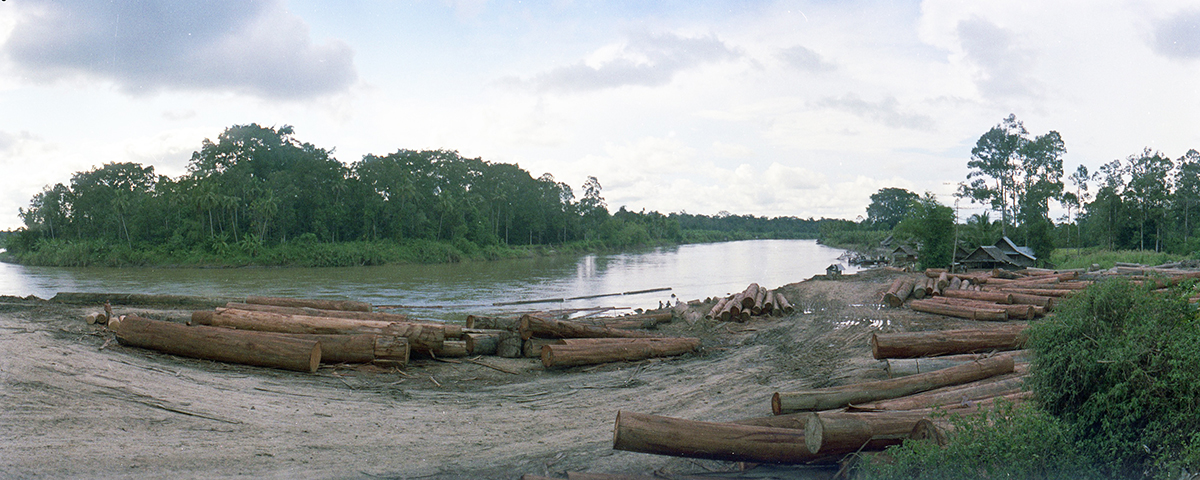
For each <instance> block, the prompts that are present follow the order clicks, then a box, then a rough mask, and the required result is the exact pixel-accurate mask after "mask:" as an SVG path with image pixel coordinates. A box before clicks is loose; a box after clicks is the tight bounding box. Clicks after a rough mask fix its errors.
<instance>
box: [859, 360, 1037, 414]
mask: <svg viewBox="0 0 1200 480" xmlns="http://www.w3.org/2000/svg"><path fill="white" fill-rule="evenodd" d="M1017 367H1020V368H1017V369H1016V371H1014V372H1013V373H1009V374H1005V375H998V376H995V377H991V378H985V379H983V380H979V381H975V382H971V383H964V384H962V385H953V386H949V387H942V388H939V389H936V390H930V391H928V392H923V393H918V394H916V395H909V396H907V397H900V398H893V399H888V400H881V401H878V402H873V403H866V404H862V405H855V408H856V409H861V410H917V409H922V408H934V407H941V406H949V405H960V404H962V403H964V402H972V401H976V400H980V399H985V398H992V397H997V396H1003V395H1010V394H1014V393H1020V392H1021V386H1022V385H1024V384H1025V374H1026V373H1027V372H1028V368H1029V365H1028V364H1022V365H1017Z"/></svg>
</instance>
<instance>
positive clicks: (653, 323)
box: [574, 312, 674, 329]
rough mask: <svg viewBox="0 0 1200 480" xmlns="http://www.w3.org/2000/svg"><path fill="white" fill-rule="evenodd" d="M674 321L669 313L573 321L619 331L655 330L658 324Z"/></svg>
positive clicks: (672, 315)
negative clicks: (618, 329)
mask: <svg viewBox="0 0 1200 480" xmlns="http://www.w3.org/2000/svg"><path fill="white" fill-rule="evenodd" d="M673 319H674V314H672V313H671V312H663V313H642V314H638V315H622V316H619V317H604V318H587V319H580V320H574V322H576V323H579V324H581V325H589V326H593V327H608V328H620V329H649V328H656V327H658V325H659V324H663V323H670V322H671V320H673Z"/></svg>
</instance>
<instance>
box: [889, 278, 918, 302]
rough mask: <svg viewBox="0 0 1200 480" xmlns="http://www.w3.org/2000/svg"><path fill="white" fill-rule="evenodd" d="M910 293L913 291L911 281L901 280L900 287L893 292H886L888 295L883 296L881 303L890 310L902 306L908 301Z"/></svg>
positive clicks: (908, 279) (907, 279)
mask: <svg viewBox="0 0 1200 480" xmlns="http://www.w3.org/2000/svg"><path fill="white" fill-rule="evenodd" d="M912 291H913V281H912V279H910V278H902V279H901V280H900V287H899V288H897V289H896V291H895V292H888V293H886V294H884V296H883V301H884V303H885V304H886V305H887V306H889V307H892V308H896V307H899V306H901V305H904V302H905V301H907V300H908V297H909V295H912Z"/></svg>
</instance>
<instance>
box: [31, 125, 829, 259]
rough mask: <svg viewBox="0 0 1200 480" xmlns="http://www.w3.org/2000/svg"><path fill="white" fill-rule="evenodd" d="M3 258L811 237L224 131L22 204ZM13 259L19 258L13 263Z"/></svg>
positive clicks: (479, 168) (470, 171) (789, 227)
mask: <svg viewBox="0 0 1200 480" xmlns="http://www.w3.org/2000/svg"><path fill="white" fill-rule="evenodd" d="M19 215H20V217H21V219H22V220H23V221H24V223H25V228H24V229H21V230H19V231H17V232H15V234H14V235H13V237H14V238H13V239H10V241H9V242H8V245H9V249H10V251H11V252H12V253H14V254H16V255H17V256H18V258H20V257H21V255H22V254H29V253H32V252H37V251H38V250H40V249H43V248H47V249H49V248H63V246H64V245H69V244H78V243H80V242H91V243H92V244H93V245H105V246H107V247H108V248H116V249H124V250H127V251H151V250H154V251H158V252H160V253H166V254H168V255H175V256H179V252H206V253H208V254H211V255H216V256H218V257H219V256H222V255H228V254H232V253H235V252H236V253H241V254H246V255H249V256H250V257H253V256H255V254H256V253H259V252H262V251H264V250H265V249H270V248H271V247H273V246H279V245H289V244H306V245H307V244H313V243H331V244H337V243H349V242H406V241H432V242H441V243H448V244H451V245H455V246H456V247H458V248H459V249H460V250H464V251H467V250H476V249H478V248H480V247H484V248H487V247H493V246H502V247H508V246H537V245H563V244H570V243H584V244H588V245H597V246H605V247H628V246H636V245H645V244H654V243H662V242H672V243H674V242H683V241H695V240H705V239H730V238H745V237H747V236H762V237H776V238H779V237H783V238H806V237H807V238H815V235H816V224H817V223H818V221H816V220H813V219H808V220H801V219H797V218H793V217H779V218H766V217H755V216H752V215H746V216H739V215H728V214H721V215H717V216H704V215H691V214H686V213H671V214H669V215H664V214H661V213H659V212H653V211H652V212H646V211H645V210H642V211H640V212H634V211H629V210H626V208H625V207H621V208H620V209H618V211H617V212H615V213H612V214H610V213H609V210H608V205H607V204H606V202H605V199H604V197H603V196H602V186H601V184H600V181H599V180H598V179H596V178H595V177H588V179H587V181H586V182H585V183H584V185H583V186H582V195H580V196H578V197H577V196H576V192H575V190H574V189H572V188H571V186H569V185H567V184H565V183H563V182H559V181H557V180H556V179H555V178H554V177H553V175H551V174H549V173H546V174H543V175H541V176H539V177H536V178H535V177H533V176H532V175H531V174H530V173H529V172H528V171H526V170H523V169H521V168H520V167H519V166H517V165H514V164H506V163H494V162H488V161H484V160H482V159H480V158H465V157H463V156H461V155H459V154H458V153H457V152H454V151H448V150H423V151H417V150H397V151H396V152H394V153H390V154H387V155H365V156H364V157H363V158H362V159H361V160H359V161H357V162H354V163H352V164H349V165H347V164H344V163H342V162H340V161H338V160H337V159H336V158H334V157H333V155H332V151H330V150H326V149H324V148H320V147H317V146H314V145H312V144H309V143H305V142H301V141H299V140H297V139H296V138H295V132H294V129H293V128H292V127H290V126H283V127H279V128H274V127H263V126H259V125H256V124H250V125H236V126H232V127H230V128H227V129H226V130H225V131H224V132H223V133H221V135H220V136H218V137H217V139H216V141H212V140H209V139H205V140H204V141H203V143H202V145H201V147H200V149H199V150H197V151H196V152H194V153H193V154H192V157H191V159H190V161H189V163H188V170H187V173H186V174H184V175H181V176H179V177H177V178H171V177H168V176H165V175H158V174H156V173H155V171H154V167H153V166H144V165H141V164H138V163H132V162H126V163H109V164H106V165H103V166H100V167H96V168H93V169H91V170H88V171H83V172H77V173H75V174H73V175H72V177H71V180H70V182H69V184H63V183H59V184H56V185H54V186H51V187H47V188H46V189H44V190H43V191H42V192H39V193H38V194H36V195H34V196H33V198H32V200H31V201H30V204H29V207H28V208H22V209H20V211H19ZM26 257H27V258H31V256H29V255H26Z"/></svg>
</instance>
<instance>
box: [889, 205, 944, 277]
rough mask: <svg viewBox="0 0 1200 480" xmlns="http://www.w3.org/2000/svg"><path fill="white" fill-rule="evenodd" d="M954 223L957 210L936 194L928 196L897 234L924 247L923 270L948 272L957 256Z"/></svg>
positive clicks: (921, 260) (911, 211)
mask: <svg viewBox="0 0 1200 480" xmlns="http://www.w3.org/2000/svg"><path fill="white" fill-rule="evenodd" d="M954 221H955V220H954V209H952V208H950V207H947V206H945V205H942V204H941V203H938V201H937V197H936V196H934V195H933V193H930V192H926V193H925V196H924V197H922V198H920V199H918V200H917V201H916V202H914V203H913V206H912V208H911V209H910V210H909V213H908V216H907V217H905V218H904V220H902V221H901V222H900V223H899V224H897V225H896V232H897V234H898V236H900V237H902V238H909V239H912V240H915V241H916V242H917V243H918V244H919V245H920V256H919V257H918V263H919V265H918V267H919V268H945V267H949V266H950V262H951V261H952V260H953V255H954Z"/></svg>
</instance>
